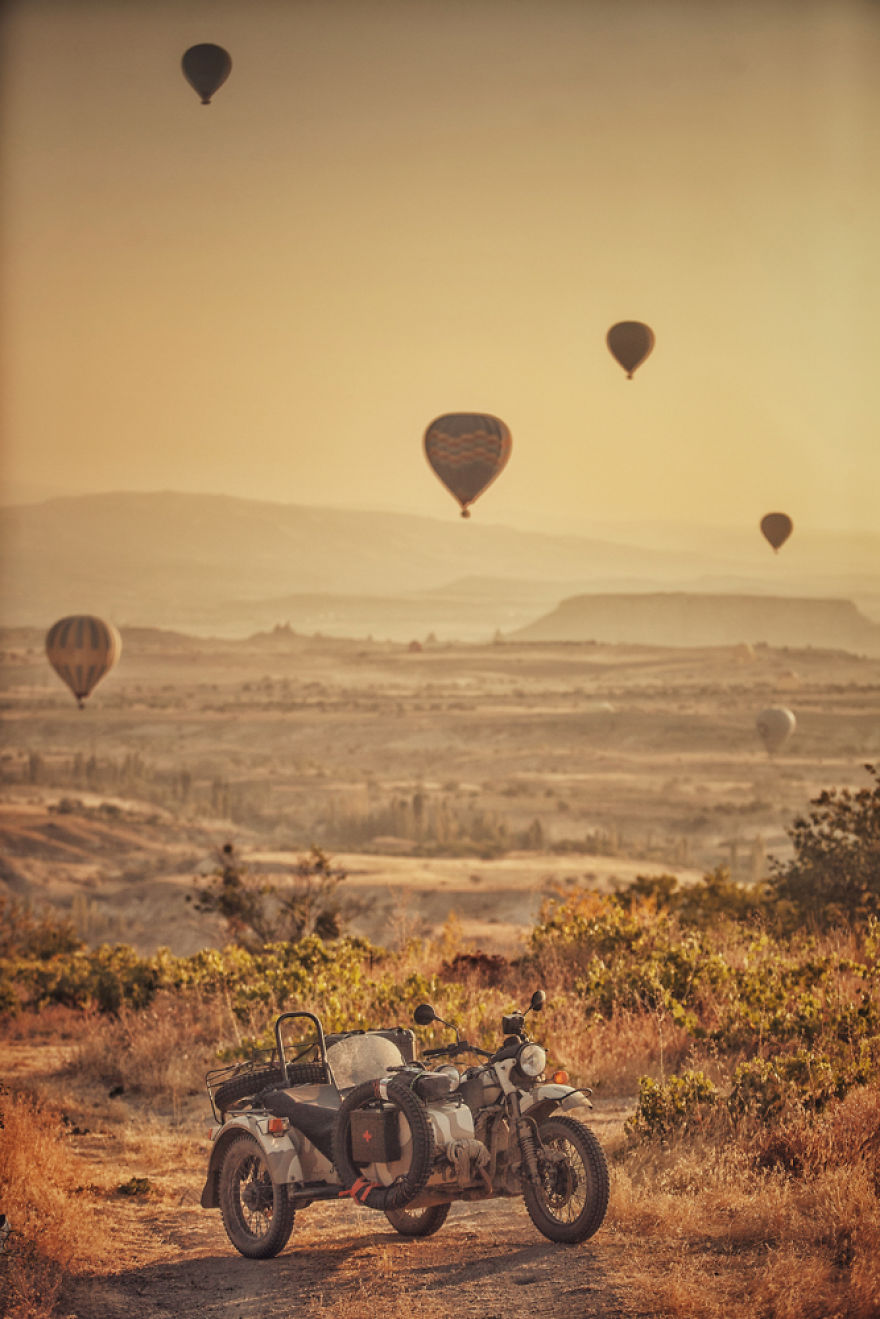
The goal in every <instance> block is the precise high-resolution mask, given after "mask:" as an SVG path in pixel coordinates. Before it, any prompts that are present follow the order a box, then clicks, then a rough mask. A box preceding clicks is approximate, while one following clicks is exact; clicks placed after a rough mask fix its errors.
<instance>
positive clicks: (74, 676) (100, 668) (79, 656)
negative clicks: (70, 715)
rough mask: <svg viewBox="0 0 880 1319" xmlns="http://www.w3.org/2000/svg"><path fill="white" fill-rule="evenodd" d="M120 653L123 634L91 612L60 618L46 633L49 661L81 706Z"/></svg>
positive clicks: (80, 706)
mask: <svg viewBox="0 0 880 1319" xmlns="http://www.w3.org/2000/svg"><path fill="white" fill-rule="evenodd" d="M121 653H122V638H121V637H120V635H119V633H118V632H117V631H116V628H115V627H114V626H113V624H112V623H105V622H104V620H103V619H102V618H95V617H94V616H93V615H92V614H72V615H71V616H70V617H69V618H59V620H58V622H57V623H53V624H52V626H51V627H50V628H49V631H48V632H47V633H46V654H47V655H48V657H49V663H50V664H51V665H52V668H53V669H54V670H55V672H56V673H57V674H58V676H59V678H60V679H61V680H62V682H66V683H67V685H68V687H69V688H70V690H71V691H72V692H73V694H74V696H75V697H76V699H77V702H78V704H79V708H80V709H82V708H83V704H84V703H85V699H86V697H87V696H88V695H89V693H90V692H91V691H92V689H93V688H94V687H95V686H96V685H97V684H98V683H99V682H100V681H101V679H102V678H103V677H104V674H105V673H109V672H110V670H111V669H112V668H113V665H114V664H115V663H116V661H117V660H118V659H119V656H120V654H121Z"/></svg>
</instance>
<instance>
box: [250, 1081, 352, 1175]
mask: <svg viewBox="0 0 880 1319" xmlns="http://www.w3.org/2000/svg"><path fill="white" fill-rule="evenodd" d="M262 1103H263V1107H264V1108H265V1110H266V1112H267V1113H271V1114H272V1115H273V1116H274V1117H286V1118H288V1119H289V1120H290V1123H291V1125H292V1126H294V1127H296V1128H297V1130H298V1131H301V1132H302V1133H303V1135H304V1136H306V1137H307V1138H308V1139H309V1140H310V1141H311V1142H312V1144H313V1145H314V1146H315V1148H316V1149H319V1150H320V1151H321V1153H322V1154H323V1155H324V1157H325V1158H327V1159H329V1160H330V1162H331V1163H332V1162H333V1128H334V1127H335V1125H336V1115H337V1113H338V1112H339V1109H338V1108H322V1107H319V1106H318V1105H317V1104H303V1103H300V1101H299V1100H298V1099H294V1098H293V1096H292V1095H291V1094H289V1093H287V1092H286V1091H284V1090H269V1091H267V1092H266V1093H265V1094H264V1095H263V1096H262Z"/></svg>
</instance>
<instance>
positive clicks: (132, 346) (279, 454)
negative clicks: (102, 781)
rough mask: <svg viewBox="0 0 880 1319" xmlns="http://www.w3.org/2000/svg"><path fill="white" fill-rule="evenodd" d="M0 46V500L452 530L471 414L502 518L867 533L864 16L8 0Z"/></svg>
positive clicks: (557, 524) (874, 133) (870, 179)
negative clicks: (239, 504)
mask: <svg viewBox="0 0 880 1319" xmlns="http://www.w3.org/2000/svg"><path fill="white" fill-rule="evenodd" d="M3 36H4V80H3V81H4V91H3V104H4V116H3V125H4V126H3V129H2V134H3V137H2V148H3V181H4V189H3V202H2V208H3V221H4V240H3V245H2V265H3V276H4V288H5V303H6V306H5V317H6V321H5V343H4V348H3V368H4V398H3V403H2V407H3V414H4V415H3V423H4V432H5V442H4V454H3V466H2V472H0V486H2V489H3V497H4V502H6V503H14V504H18V503H22V502H31V501H33V500H34V498H37V499H42V498H45V497H47V496H48V497H54V496H58V495H63V494H70V495H75V494H84V493H88V492H90V491H91V490H94V489H96V488H98V489H105V490H111V491H117V490H118V491H125V490H132V491H138V490H142V491H148V490H149V491H153V490H176V489H181V490H184V491H187V490H189V491H193V492H208V491H210V492H217V493H230V494H235V495H238V496H242V497H247V498H255V499H270V500H273V501H280V502H284V503H289V504H303V505H306V506H310V507H336V508H343V509H344V508H370V509H375V510H381V509H388V510H389V511H399V512H403V511H408V512H412V513H416V514H418V515H421V516H428V517H438V518H443V517H447V516H448V517H450V518H454V517H455V514H456V509H455V505H454V503H453V501H452V499H451V498H450V496H449V495H448V493H447V492H446V491H445V490H444V489H443V488H442V487H441V485H440V483H439V482H438V481H437V480H436V478H435V476H434V475H433V473H432V472H431V471H430V470H429V469H428V467H427V464H426V463H425V460H424V457H423V454H422V435H423V432H424V429H425V427H426V426H427V424H428V423H429V422H430V420H431V419H432V418H433V417H434V416H436V415H437V414H438V413H440V412H445V411H455V410H459V409H461V410H467V409H480V410H486V411H490V412H494V413H495V414H496V415H498V416H501V417H503V418H504V420H505V421H506V422H507V424H508V425H509V426H510V429H511V431H512V434H513V453H512V457H511V460H510V463H509V464H508V467H507V469H506V470H505V472H504V473H503V474H502V476H501V477H500V478H499V480H498V481H497V482H496V483H495V484H494V485H493V486H492V487H491V489H490V490H489V491H487V493H486V494H485V495H484V496H483V497H482V498H481V499H480V500H479V501H478V502H477V504H476V505H475V507H474V517H475V519H480V520H484V521H486V522H489V523H492V524H495V525H501V526H514V527H519V528H522V529H532V530H536V529H540V530H545V531H548V530H551V529H553V528H555V529H557V530H564V531H565V532H566V533H568V534H590V533H589V528H590V527H591V526H592V527H596V526H598V525H599V524H603V525H615V524H620V523H629V524H633V523H649V522H662V523H663V524H664V525H671V524H681V526H682V527H686V526H688V525H690V524H691V523H692V522H693V523H694V525H699V524H707V525H715V526H717V527H724V528H731V529H734V528H737V527H743V528H748V529H751V528H753V527H756V525H757V522H758V520H759V519H760V517H761V516H762V515H763V514H764V513H765V512H768V511H771V510H778V509H782V510H784V511H786V512H788V513H789V514H790V515H791V517H792V518H793V520H794V523H795V527H796V528H797V529H798V530H799V531H801V532H803V531H805V530H806V529H807V528H810V527H812V528H816V529H821V530H827V531H855V532H865V533H870V532H871V531H872V530H873V529H874V528H875V527H876V525H877V519H876V511H875V505H876V491H877V489H878V487H880V446H878V445H877V443H876V426H877V416H878V415H880V377H878V373H877V370H876V362H877V359H878V347H880V327H878V322H877V318H876V314H875V308H874V305H873V301H874V300H873V296H872V293H873V290H875V289H876V288H877V287H878V286H880V253H878V246H877V243H876V234H877V232H878V231H880V182H878V176H877V172H876V170H875V169H874V168H873V148H874V144H875V143H876V142H877V140H878V138H880V85H878V82H877V79H876V68H877V67H878V62H880V61H878V56H880V9H878V8H877V6H869V5H867V4H864V3H861V2H860V0H837V2H836V3H831V2H830V0H829V2H821V0H812V2H809V0H776V2H775V3H769V4H751V3H744V4H741V5H736V6H723V5H707V6H699V7H697V6H693V5H691V4H688V3H685V0H653V2H652V3H647V0H632V3H628V4H617V3H611V0H602V2H601V3H599V2H598V0H594V2H588V0H584V2H583V3H573V2H571V0H550V3H548V4H546V5H540V6H538V5H537V4H534V5H533V4H530V3H527V2H525V0H523V2H522V3H501V0H473V3H470V4H468V5H467V6H459V5H455V4H448V3H445V2H443V3H441V0H419V2H418V3H412V2H409V3H406V2H404V0H361V2H360V3H358V2H356V0H340V2H339V3H337V4H334V5H333V6H320V5H314V4H310V3H305V2H304V0H303V2H301V3H300V2H298V0H293V2H292V3H290V4H287V5H281V4H277V3H271V2H270V0H262V2H260V0H257V2H256V3H254V4H253V5H249V6H247V7H244V6H241V5H240V4H235V3H207V0H184V3H176V4H171V3H162V2H161V0H160V2H159V3H156V4H152V5H150V6H142V7H141V6H113V5H110V4H105V3H100V2H99V0H84V2H83V3H82V4H77V5H76V6H71V5H65V4H63V3H60V2H59V0H28V3H22V2H21V0H19V3H11V4H9V5H7V6H6V8H5V10H4V15H3ZM205 40H212V41H216V42H218V43H220V44H223V45H225V46H226V47H227V48H228V49H229V51H230V53H231V55H232V59H233V68H232V74H231V76H230V78H229V81H228V82H227V83H226V84H225V85H224V86H223V87H222V88H221V89H220V91H219V92H218V94H217V95H216V97H215V99H214V101H213V103H212V104H211V106H210V107H204V106H200V105H199V103H198V98H197V97H196V96H195V94H194V93H193V91H192V89H191V88H190V87H188V86H187V85H186V83H185V81H184V79H183V77H182V74H181V71H180V57H181V54H182V52H183V50H185V49H186V47H187V46H188V45H190V44H193V43H194V42H197V41H205ZM622 319H639V320H645V321H647V322H648V323H650V324H651V325H652V326H653V328H654V330H655V332H656V336H657V342H656V347H655V349H654V352H653V354H652V356H651V357H650V358H649V359H648V360H647V362H646V363H645V364H644V365H643V366H642V367H641V368H640V369H639V371H638V372H637V373H636V377H635V379H634V380H633V381H627V380H626V378H625V376H624V373H623V372H622V371H621V369H620V368H619V366H618V365H617V363H616V362H614V361H613V360H612V358H611V357H610V355H609V354H608V352H607V350H606V347H605V333H606V330H607V328H608V327H609V325H610V324H612V323H613V322H615V321H617V320H622Z"/></svg>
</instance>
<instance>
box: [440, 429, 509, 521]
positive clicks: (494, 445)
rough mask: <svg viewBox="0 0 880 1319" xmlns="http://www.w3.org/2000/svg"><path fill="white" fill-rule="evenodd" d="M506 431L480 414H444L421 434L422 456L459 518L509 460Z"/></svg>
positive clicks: (467, 513) (465, 513) (467, 514)
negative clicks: (458, 507) (451, 498)
mask: <svg viewBox="0 0 880 1319" xmlns="http://www.w3.org/2000/svg"><path fill="white" fill-rule="evenodd" d="M510 448H511V438H510V431H509V430H508V429H507V427H506V426H505V424H504V422H503V421H500V420H499V418H498V417H492V416H489V415H488V414H487V413H482V412H447V413H444V415H443V416H442V417H437V418H436V419H435V420H434V421H432V422H431V424H430V426H429V427H428V429H427V430H426V431H425V456H426V458H427V459H428V462H429V463H430V464H431V466H432V467H433V469H434V471H435V472H436V473H437V475H438V476H439V478H440V480H441V481H442V482H443V484H444V485H445V486H446V489H447V490H448V491H449V492H450V493H451V494H452V495H454V496H455V498H456V499H457V500H458V502H459V504H461V516H462V517H463V518H468V517H470V512H469V510H468V505H469V504H472V503H473V502H474V500H475V499H476V498H477V496H478V495H481V494H482V493H483V491H484V490H485V489H486V487H487V486H489V485H491V484H492V482H493V481H494V480H495V477H496V476H497V475H498V473H499V472H500V471H501V470H502V468H503V467H504V465H505V463H506V462H507V460H508V458H509V457H510Z"/></svg>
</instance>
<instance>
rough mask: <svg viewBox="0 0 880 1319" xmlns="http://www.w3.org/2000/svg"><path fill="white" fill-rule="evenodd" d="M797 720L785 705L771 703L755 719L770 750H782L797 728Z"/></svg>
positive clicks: (759, 734) (756, 725)
mask: <svg viewBox="0 0 880 1319" xmlns="http://www.w3.org/2000/svg"><path fill="white" fill-rule="evenodd" d="M796 724H797V720H796V719H795V717H794V715H793V714H792V712H791V710H788V709H786V707H785V706H784V705H771V706H768V707H767V709H766V710H762V711H761V713H760V714H759V715H758V717H757V719H756V720H755V727H756V728H757V730H758V736H759V737H760V739H761V741H762V742H763V743H764V746H765V747H766V748H767V750H768V752H771V753H772V752H773V751H780V750H781V749H782V748H783V747H784V746H785V744H786V742H787V741H788V739H789V738H790V737H791V735H792V733H793V732H794V730H795V726H796Z"/></svg>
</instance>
